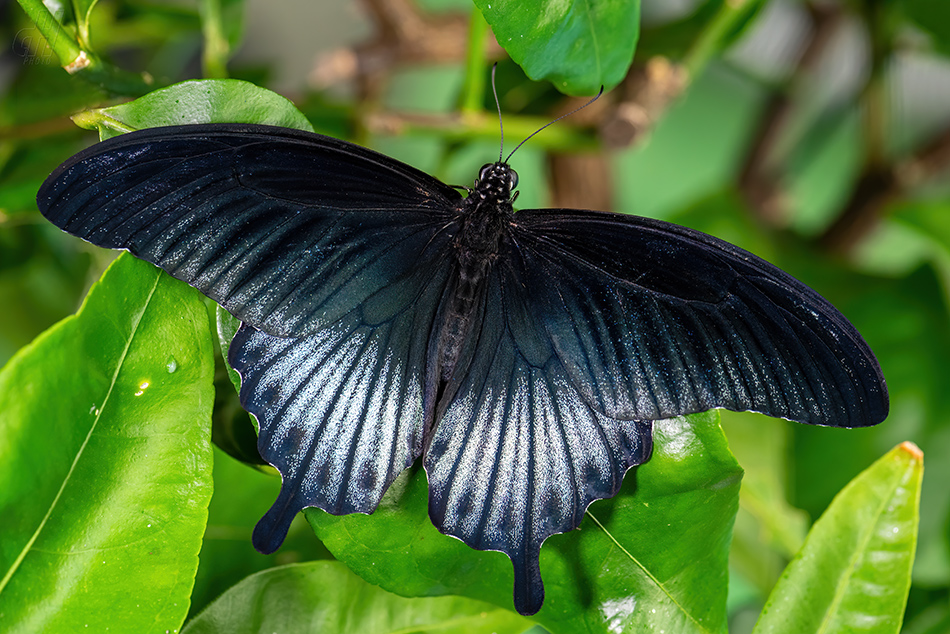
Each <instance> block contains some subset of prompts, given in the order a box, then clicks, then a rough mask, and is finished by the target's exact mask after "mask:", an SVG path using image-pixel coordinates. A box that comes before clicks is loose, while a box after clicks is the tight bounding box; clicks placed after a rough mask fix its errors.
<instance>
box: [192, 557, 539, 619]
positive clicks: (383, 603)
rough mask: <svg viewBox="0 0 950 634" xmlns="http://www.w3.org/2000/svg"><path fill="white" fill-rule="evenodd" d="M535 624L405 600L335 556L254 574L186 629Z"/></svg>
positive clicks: (450, 603)
mask: <svg viewBox="0 0 950 634" xmlns="http://www.w3.org/2000/svg"><path fill="white" fill-rule="evenodd" d="M529 626H530V623H529V622H528V621H527V620H526V619H524V618H523V617H521V616H518V615H517V614H515V613H513V612H510V611H508V610H499V609H498V608H494V607H492V606H490V605H486V604H485V603H482V602H481V601H473V600H472V599H462V598H458V597H439V598H425V599H406V598H403V597H398V596H396V595H394V594H390V593H388V592H386V591H384V590H380V589H379V588H377V587H375V586H371V585H370V584H368V583H366V582H365V581H363V580H362V579H360V578H359V577H357V576H356V575H354V574H353V573H351V572H349V571H348V570H347V569H346V567H345V566H344V565H343V564H341V563H339V562H336V561H314V562H310V563H305V564H293V565H289V566H282V567H280V568H272V569H270V570H266V571H264V572H260V573H257V574H255V575H251V576H250V577H248V578H247V579H245V580H243V581H242V582H241V583H239V584H237V585H236V586H234V587H233V588H231V589H230V590H228V591H227V592H226V593H224V595H222V596H221V598H220V599H218V600H217V601H215V602H214V603H212V604H211V605H210V606H209V607H208V609H207V610H205V611H204V612H202V613H201V614H199V615H198V616H197V617H196V618H195V619H193V620H192V621H190V622H189V623H188V625H187V626H186V627H185V629H184V630H183V631H182V634H215V633H221V634H271V633H272V632H294V633H295V634H308V633H311V632H312V633H313V634H323V633H324V632H333V633H334V634H366V633H372V634H385V633H386V632H391V633H393V634H396V633H397V632H398V633H408V632H439V633H440V634H480V633H484V634H489V633H497V634H508V633H510V634H517V633H518V632H523V631H525V630H526V629H527V628H528V627H529Z"/></svg>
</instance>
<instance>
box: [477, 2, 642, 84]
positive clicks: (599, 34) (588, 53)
mask: <svg viewBox="0 0 950 634" xmlns="http://www.w3.org/2000/svg"><path fill="white" fill-rule="evenodd" d="M475 6H477V7H478V8H479V10H480V11H481V12H482V15H484V16H485V20H486V21H487V22H488V24H490V25H491V27H492V31H494V33H495V38H496V39H497V40H498V43H499V44H500V45H501V47H502V48H504V49H505V50H506V51H508V54H509V55H511V58H512V59H513V60H515V62H517V63H518V64H519V65H520V66H521V67H522V68H523V69H524V72H525V73H526V74H527V75H528V77H530V78H531V79H534V80H536V81H540V80H546V81H550V82H551V83H552V84H553V85H554V87H555V88H557V89H558V90H560V91H561V92H563V93H565V94H568V95H591V94H594V93H596V92H597V91H598V90H599V89H600V87H601V86H604V87H605V88H606V89H607V90H610V89H611V88H613V87H614V86H616V85H617V84H619V83H620V81H621V80H622V79H623V78H624V76H626V74H627V69H628V68H630V63H631V62H632V61H633V52H634V50H635V49H636V47H637V35H638V33H639V30H640V1H639V0H599V1H596V2H588V1H582V0H565V1H558V2H555V1H554V0H521V1H520V2H505V1H503V0H502V1H500V0H475Z"/></svg>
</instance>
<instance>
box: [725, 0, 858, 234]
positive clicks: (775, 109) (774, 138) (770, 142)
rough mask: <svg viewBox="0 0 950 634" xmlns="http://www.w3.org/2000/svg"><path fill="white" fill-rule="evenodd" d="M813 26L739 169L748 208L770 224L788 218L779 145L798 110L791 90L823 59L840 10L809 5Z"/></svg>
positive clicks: (837, 24)
mask: <svg viewBox="0 0 950 634" xmlns="http://www.w3.org/2000/svg"><path fill="white" fill-rule="evenodd" d="M808 7H809V12H810V13H811V18H812V29H811V32H810V34H809V37H808V40H807V42H805V45H804V50H803V51H802V54H801V56H800V57H799V59H798V62H797V64H796V66H795V69H794V71H793V72H792V75H791V77H790V79H789V81H788V82H787V86H786V87H782V88H780V89H778V90H775V91H773V92H772V94H771V96H770V97H769V100H768V102H767V104H766V106H765V109H764V112H763V114H762V116H761V117H760V119H759V122H758V127H757V128H756V131H755V133H754V134H753V136H752V139H753V141H752V145H751V147H750V148H749V151H748V153H747V154H746V157H745V161H744V163H743V165H742V167H741V169H740V170H739V179H738V187H739V192H740V194H741V195H742V197H743V198H744V199H745V201H746V203H747V204H748V205H749V207H750V208H751V209H752V210H753V211H754V212H755V213H756V214H757V215H758V216H759V217H760V218H762V219H763V220H764V221H765V222H766V223H767V224H770V225H781V224H784V221H785V212H786V209H785V208H784V204H783V199H784V197H783V191H782V188H781V185H780V174H779V170H780V167H781V166H780V165H777V164H776V147H777V146H778V144H779V142H780V140H781V139H782V138H783V136H784V134H785V131H786V130H787V129H788V126H789V124H790V123H791V121H792V118H793V114H794V112H795V103H794V102H793V100H792V98H791V95H790V90H791V89H793V88H794V86H796V85H797V84H798V83H800V82H801V81H802V79H803V78H804V77H805V76H806V75H808V74H809V73H810V72H811V71H812V70H813V69H814V68H815V66H816V65H817V63H818V61H819V60H820V59H821V57H822V55H823V54H824V52H825V50H827V46H828V44H829V42H830V41H831V39H832V36H833V35H834V34H835V33H837V31H838V27H839V25H840V23H841V12H840V9H838V8H837V7H833V6H825V5H820V6H813V5H808Z"/></svg>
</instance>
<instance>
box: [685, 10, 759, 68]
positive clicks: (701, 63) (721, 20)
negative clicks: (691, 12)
mask: <svg viewBox="0 0 950 634" xmlns="http://www.w3.org/2000/svg"><path fill="white" fill-rule="evenodd" d="M762 3H763V0H725V2H723V4H722V7H720V8H719V11H717V12H716V15H714V16H713V18H712V20H711V21H710V22H709V24H708V25H707V26H706V28H704V29H703V30H702V31H701V32H700V34H699V37H697V38H696V41H695V42H693V45H692V46H691V47H690V48H689V50H688V51H687V52H686V55H685V56H684V57H683V62H682V65H683V68H685V69H686V72H687V76H688V77H687V79H688V80H689V81H692V80H693V79H695V78H696V77H697V76H699V75H700V74H701V73H702V72H703V70H704V69H705V68H706V66H707V65H708V64H709V62H710V60H711V59H712V58H713V57H714V56H715V55H717V54H719V53H720V52H721V51H722V49H723V48H724V47H725V41H726V39H727V38H728V37H729V35H730V34H731V33H732V32H733V30H734V29H735V27H736V25H737V24H738V23H739V22H740V21H741V20H744V19H746V18H747V17H749V15H751V14H752V12H754V11H755V10H756V9H758V8H759V6H760V5H761V4H762Z"/></svg>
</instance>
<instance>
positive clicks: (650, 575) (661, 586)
mask: <svg viewBox="0 0 950 634" xmlns="http://www.w3.org/2000/svg"><path fill="white" fill-rule="evenodd" d="M587 515H588V517H590V518H591V519H592V520H593V521H594V523H595V524H597V526H598V527H599V528H600V530H602V531H604V534H605V535H607V537H608V538H609V539H610V541H612V542H613V543H614V545H615V546H617V548H619V549H620V551H621V552H622V553H623V554H624V555H626V556H627V557H628V558H629V559H630V561H632V562H633V563H635V564H636V565H637V566H638V567H639V568H640V570H642V571H643V574H645V575H646V576H647V578H649V579H650V581H652V582H653V583H654V584H656V587H657V588H659V589H660V590H661V591H662V592H663V594H665V595H666V596H667V597H669V599H670V601H672V602H673V605H675V606H676V607H677V608H679V610H680V612H682V613H683V615H684V616H685V617H686V618H688V619H689V620H690V621H692V622H693V623H694V624H695V625H696V627H697V628H699V631H701V632H709V634H712V633H711V632H710V631H709V630H708V629H707V628H706V627H705V626H703V624H702V623H700V622H699V621H697V620H696V618H695V617H694V616H693V615H692V614H690V613H689V612H688V611H687V610H686V608H685V607H683V605H682V604H680V602H679V601H677V600H676V597H674V596H673V595H672V594H670V592H669V590H667V589H666V586H665V585H664V584H663V582H661V581H660V580H659V579H657V578H656V577H654V576H653V573H651V572H650V571H649V570H647V567H646V566H644V565H643V564H642V563H641V562H640V560H639V559H637V558H636V557H634V556H633V555H632V554H631V553H630V551H628V550H627V549H626V548H624V547H623V545H622V544H621V543H620V542H619V541H617V538H616V537H614V536H613V535H612V534H611V533H610V531H608V530H607V527H606V526H604V525H603V524H601V523H600V520H598V519H597V518H596V517H594V514H593V513H591V512H590V511H588V512H587Z"/></svg>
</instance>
